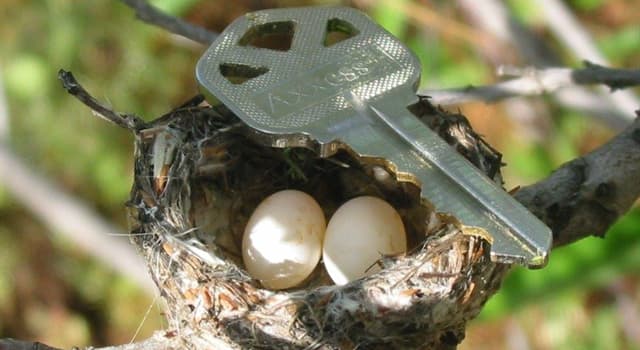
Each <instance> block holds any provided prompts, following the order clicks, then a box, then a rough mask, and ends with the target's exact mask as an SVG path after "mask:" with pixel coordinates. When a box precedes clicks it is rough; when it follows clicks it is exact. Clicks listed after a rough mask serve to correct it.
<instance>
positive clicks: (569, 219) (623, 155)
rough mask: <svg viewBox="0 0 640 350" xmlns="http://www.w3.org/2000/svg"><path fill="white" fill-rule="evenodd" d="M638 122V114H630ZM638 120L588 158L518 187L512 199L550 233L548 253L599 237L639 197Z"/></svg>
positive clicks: (567, 164) (639, 114)
mask: <svg viewBox="0 0 640 350" xmlns="http://www.w3.org/2000/svg"><path fill="white" fill-rule="evenodd" d="M636 114H637V115H638V116H639V117H640V111H636ZM638 178H640V118H636V120H635V121H634V122H633V123H632V124H631V125H630V126H629V127H628V128H627V129H626V130H625V131H623V132H622V133H620V134H619V135H618V136H616V137H615V138H613V139H612V140H610V141H609V142H608V143H606V144H604V145H602V146H600V147H599V148H598V149H596V150H594V151H593V152H591V153H589V154H587V155H585V156H582V157H580V158H576V159H574V160H572V161H570V162H568V163H565V164H564V165H563V166H561V167H560V168H558V169H557V170H555V171H554V172H553V173H552V174H551V175H550V176H549V177H547V178H546V179H544V180H542V181H540V182H538V183H535V184H533V185H530V186H527V187H524V188H522V189H520V190H519V191H518V192H516V194H515V197H516V199H517V200H518V201H520V202H521V203H522V204H524V205H525V206H526V207H527V208H528V209H529V210H531V211H532V212H533V213H534V214H536V215H537V216H538V217H539V218H540V219H542V221H544V222H545V223H546V224H547V225H548V226H549V227H551V229H552V231H553V244H554V247H558V246H562V245H565V244H569V243H571V242H574V241H576V240H578V239H581V238H584V237H587V236H590V235H595V236H599V237H603V236H604V234H605V233H606V231H607V229H608V228H609V227H610V226H611V224H613V222H614V221H615V220H617V219H618V217H620V216H621V215H623V214H624V213H625V212H627V211H628V210H629V209H630V208H631V206H632V204H633V203H634V201H635V200H636V199H637V198H638V197H639V196H640V181H637V179H638Z"/></svg>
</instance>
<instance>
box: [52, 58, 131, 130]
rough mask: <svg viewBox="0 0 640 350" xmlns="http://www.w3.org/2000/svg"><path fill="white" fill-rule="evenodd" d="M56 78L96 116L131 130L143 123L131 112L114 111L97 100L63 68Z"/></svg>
mask: <svg viewBox="0 0 640 350" xmlns="http://www.w3.org/2000/svg"><path fill="white" fill-rule="evenodd" d="M58 79H59V80H60V81H61V82H62V86H63V87H64V89H65V90H67V92H68V93H70V94H71V95H73V96H75V98H77V99H78V100H80V102H82V103H84V104H85V105H87V106H88V107H89V108H91V110H92V111H94V112H95V114H96V116H98V117H100V118H102V119H104V120H106V121H108V122H111V123H113V124H116V125H117V126H119V127H122V128H125V129H129V130H132V131H135V130H138V129H139V128H140V127H142V126H143V125H144V121H143V120H142V119H140V118H138V117H136V116H135V115H133V114H122V113H117V112H114V111H113V110H111V109H109V108H108V107H106V106H104V105H103V104H102V103H100V102H98V100H96V99H95V98H93V96H91V95H89V93H88V92H87V90H85V89H84V88H83V87H82V85H80V84H78V81H77V80H76V78H75V77H74V76H73V74H71V72H67V71H65V70H63V69H60V70H59V71H58Z"/></svg>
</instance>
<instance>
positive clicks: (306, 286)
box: [128, 99, 506, 349]
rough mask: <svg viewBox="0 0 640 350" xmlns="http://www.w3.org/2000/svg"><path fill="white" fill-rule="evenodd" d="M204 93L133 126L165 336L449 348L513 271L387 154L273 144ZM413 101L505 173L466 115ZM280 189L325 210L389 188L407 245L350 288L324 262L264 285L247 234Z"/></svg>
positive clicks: (145, 241)
mask: <svg viewBox="0 0 640 350" xmlns="http://www.w3.org/2000/svg"><path fill="white" fill-rule="evenodd" d="M200 102H201V99H198V100H196V101H195V102H194V103H191V104H187V105H185V106H182V107H181V108H178V109H176V110H174V111H173V112H171V113H169V114H167V115H165V116H162V117H160V118H158V119H156V120H155V121H153V122H151V123H148V124H145V125H144V127H143V128H141V129H140V130H137V131H136V133H135V134H136V150H135V179H134V184H133V188H132V191H131V199H130V201H129V202H128V208H129V217H130V227H131V238H132V240H133V242H134V244H135V245H136V246H137V247H138V248H139V250H140V251H141V253H142V254H143V255H144V256H145V258H146V260H147V262H148V266H149V269H150V272H151V274H152V276H153V278H154V280H155V282H156V284H157V285H158V287H159V289H160V291H161V294H162V296H163V298H164V299H165V301H166V303H167V305H168V307H167V311H166V314H167V318H168V319H169V326H170V331H167V332H166V334H165V336H167V337H179V338H180V342H181V344H182V345H181V346H184V347H188V348H261V349H264V348H268V349H298V348H300V349H306V348H308V349H316V348H322V349H350V348H360V349H394V348H395V349H411V348H448V347H455V346H456V345H457V344H458V343H459V342H460V341H461V340H462V338H463V337H464V328H465V324H466V322H467V321H468V320H469V319H471V318H473V317H474V316H476V315H477V313H478V312H479V311H480V308H481V306H482V305H483V303H484V302H485V301H486V300H487V298H488V297H489V296H490V295H491V294H493V292H494V291H495V290H497V288H498V285H499V283H500V280H501V278H502V276H503V273H504V271H506V267H505V266H504V265H496V264H494V263H492V262H491V261H490V258H489V248H490V246H489V242H487V240H486V239H485V238H483V235H482V234H479V232H478V231H474V230H470V229H467V228H464V227H461V226H460V225H459V224H458V222H457V220H456V218H454V217H449V216H446V215H442V214H438V213H436V212H435V211H434V210H433V207H432V206H431V205H430V204H429V203H428V201H425V200H423V199H421V198H420V189H419V187H418V186H417V185H416V184H414V183H410V182H400V181H397V180H396V177H395V174H394V173H393V170H392V167H389V164H387V163H386V162H385V161H384V160H381V159H375V158H360V157H358V156H357V155H355V154H352V153H350V152H348V151H341V152H339V153H337V154H336V155H334V156H331V157H329V158H320V157H318V156H317V155H316V154H314V153H313V152H312V151H310V150H307V149H304V148H288V149H278V148H269V147H265V146H263V145H260V144H258V143H255V142H254V141H253V140H252V138H251V137H250V132H248V130H247V128H246V126H244V124H243V123H241V122H240V121H239V120H238V119H237V118H236V117H234V116H233V115H232V114H231V113H230V112H229V111H228V110H226V109H224V108H221V107H216V108H214V107H211V106H208V105H202V104H200ZM412 112H413V113H414V114H415V115H416V116H417V117H419V118H420V119H421V120H422V121H424V123H425V124H427V125H428V126H429V127H431V128H432V129H434V130H435V131H436V132H438V134H439V135H440V136H441V137H443V138H444V139H445V140H446V141H447V142H448V143H450V144H451V145H452V146H454V147H455V149H456V150H457V151H458V152H460V153H461V154H462V155H463V156H465V157H466V158H467V159H469V160H470V161H471V162H472V163H473V164H474V165H476V166H477V167H478V168H480V169H481V170H482V171H484V172H485V173H486V174H487V175H489V176H490V177H491V178H493V179H495V180H496V181H500V172H499V168H500V165H501V161H500V155H499V154H498V153H497V152H495V151H494V150H493V149H492V148H491V147H490V146H489V145H487V144H486V143H485V142H484V141H482V139H481V138H480V137H478V136H477V135H476V134H475V133H474V132H473V131H472V130H471V128H470V127H469V124H468V123H467V121H466V119H465V118H464V117H463V116H462V115H459V114H448V113H446V112H444V111H442V110H440V109H438V108H435V107H433V106H432V105H431V104H430V103H429V102H428V101H427V100H426V99H422V100H421V101H420V102H419V103H418V104H416V105H415V106H413V107H412ZM429 185H437V184H429ZM284 189H297V190H300V191H304V192H306V193H308V194H310V195H311V196H313V197H314V198H315V199H316V200H317V201H318V203H320V205H321V207H322V209H323V211H324V214H325V216H326V217H330V216H331V215H332V214H333V212H335V210H336V209H337V208H338V206H339V205H340V204H341V203H344V202H345V201H346V200H348V199H351V198H354V197H357V196H362V195H370V196H376V197H379V198H382V199H384V200H386V201H387V202H388V203H390V204H391V205H392V206H393V207H394V208H395V209H396V210H397V211H398V212H399V213H400V215H401V217H402V219H403V222H404V225H405V228H406V231H407V242H408V248H409V250H408V252H407V253H406V254H402V255H398V256H381V257H380V260H379V261H378V262H377V264H378V265H379V266H380V267H381V270H380V272H377V273H375V274H373V275H370V276H367V277H364V278H361V279H359V280H356V281H353V282H351V283H348V284H346V285H343V286H336V285H333V283H332V282H331V279H330V278H328V276H327V274H326V272H325V271H324V269H323V268H322V266H321V265H322V263H321V264H319V266H318V267H317V268H316V270H315V271H314V272H313V273H312V275H311V276H310V277H309V278H307V279H306V280H305V281H304V283H303V284H302V285H299V286H297V287H295V288H292V289H288V290H282V291H273V290H269V289H266V288H263V287H262V286H261V285H260V283H259V282H258V281H257V280H254V279H252V278H251V277H250V276H249V275H248V274H247V273H246V271H245V269H244V266H243V262H242V253H241V250H240V247H241V242H242V234H243V230H244V227H245V225H246V223H247V221H248V219H249V216H250V215H251V213H252V211H253V210H254V209H255V208H256V206H257V205H258V203H259V202H260V201H262V200H263V199H264V198H265V197H267V196H268V195H270V194H272V193H274V192H277V191H280V190H284ZM427 200H428V199H427ZM356 253H357V252H354V254H356Z"/></svg>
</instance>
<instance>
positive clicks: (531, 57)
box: [457, 0, 636, 130]
mask: <svg viewBox="0 0 640 350" xmlns="http://www.w3.org/2000/svg"><path fill="white" fill-rule="evenodd" d="M457 2H458V4H459V5H460V7H461V8H462V9H463V10H464V11H465V14H466V15H467V16H469V17H470V20H471V21H473V22H474V23H475V24H476V26H477V27H478V28H479V29H480V30H485V31H488V32H490V33H492V34H494V35H495V36H496V37H499V38H502V39H503V40H505V41H506V42H508V43H509V44H511V45H513V46H514V47H515V48H516V49H517V50H518V51H519V52H520V53H521V55H522V56H523V58H524V59H525V60H527V61H529V63H530V64H532V65H534V66H537V67H548V66H560V65H562V64H561V61H560V60H559V58H558V57H557V56H556V55H554V54H553V52H552V51H551V50H550V48H549V47H548V45H546V43H544V42H543V41H542V40H539V39H538V38H537V37H536V36H535V35H533V34H532V33H531V32H530V31H529V30H527V28H525V27H523V26H522V25H521V24H520V23H518V22H517V21H516V20H515V19H514V18H513V16H511V15H510V13H509V10H508V9H507V7H506V5H505V3H504V2H503V1H498V0H482V1H481V4H479V3H478V1H474V0H458V1H457ZM552 97H553V98H554V99H555V100H556V101H557V102H558V103H559V104H560V105H563V106H565V107H567V108H569V109H572V110H575V111H577V112H580V113H585V114H587V115H590V116H594V117H597V118H598V119H600V120H602V121H603V122H605V123H607V124H609V125H610V126H611V127H613V128H615V129H617V130H621V129H623V127H624V126H625V125H627V124H628V123H629V122H630V121H632V120H633V113H630V112H631V111H632V110H633V109H635V108H636V107H632V108H631V109H625V108H621V107H620V106H618V105H617V104H615V103H614V102H613V101H612V100H611V96H610V94H609V93H607V94H604V95H603V94H598V93H593V92H591V91H589V90H587V89H585V88H582V87H578V86H571V87H567V88H565V89H562V90H559V91H557V92H556V93H555V94H553V95H552Z"/></svg>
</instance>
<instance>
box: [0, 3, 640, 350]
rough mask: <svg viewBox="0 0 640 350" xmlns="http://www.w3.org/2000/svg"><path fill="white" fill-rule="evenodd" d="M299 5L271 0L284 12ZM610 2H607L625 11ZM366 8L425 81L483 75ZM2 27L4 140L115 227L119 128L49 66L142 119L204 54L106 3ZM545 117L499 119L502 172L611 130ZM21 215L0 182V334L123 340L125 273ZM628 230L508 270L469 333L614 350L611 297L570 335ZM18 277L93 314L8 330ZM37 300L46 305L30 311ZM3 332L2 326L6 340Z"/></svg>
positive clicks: (128, 304) (633, 230) (9, 13)
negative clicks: (495, 328) (526, 122)
mask: <svg viewBox="0 0 640 350" xmlns="http://www.w3.org/2000/svg"><path fill="white" fill-rule="evenodd" d="M310 2H311V1H294V0H291V1H280V2H278V1H274V2H270V3H271V4H272V5H273V4H279V3H286V4H287V5H290V6H291V5H300V4H303V3H305V4H308V3H310ZM333 2H335V1H333ZM403 2H407V3H408V2H410V0H403ZM153 3H154V4H155V5H157V6H158V7H160V8H162V9H164V10H165V11H167V12H168V13H171V14H175V15H183V16H187V17H189V16H191V17H193V18H194V19H196V20H197V19H198V16H197V14H198V13H206V14H211V16H213V14H215V15H216V16H218V17H216V18H217V19H218V21H220V22H221V23H217V24H215V25H219V26H224V24H226V23H228V22H229V21H231V20H232V19H233V18H232V16H233V12H231V11H229V8H231V7H233V6H236V7H242V9H243V11H244V10H248V9H249V8H250V7H251V6H257V7H260V6H261V4H262V2H260V1H238V2H237V3H234V4H233V5H229V4H223V3H222V2H213V1H211V2H205V1H198V0H155V1H153ZM265 3H266V2H265ZM323 3H326V1H323ZM569 3H570V5H571V6H572V8H573V9H574V10H576V11H577V14H578V15H580V16H587V17H586V18H588V20H589V21H590V23H588V24H591V26H590V28H598V31H597V32H596V33H595V34H596V36H597V37H598V39H599V45H600V47H601V49H602V50H603V51H604V53H605V54H606V55H607V57H609V58H610V59H611V60H612V61H613V62H616V63H617V64H620V65H623V66H624V65H627V66H629V67H631V66H633V63H634V62H635V64H636V66H637V60H638V59H640V29H639V28H638V26H637V23H626V22H621V24H620V25H619V26H616V27H607V26H604V25H598V24H599V23H598V20H599V19H600V18H599V17H598V16H595V15H594V13H595V12H597V11H599V9H601V8H602V7H603V6H604V2H603V1H599V0H573V1H570V2H569ZM509 4H510V6H511V8H512V9H513V10H514V12H515V14H516V17H517V18H518V19H519V20H521V21H523V22H524V23H525V24H534V23H536V22H537V20H538V18H539V15H540V12H539V11H538V9H539V7H538V5H536V4H534V3H533V2H531V1H525V0H511V1H509ZM621 4H622V5H620V3H618V6H632V5H625V3H621ZM442 6H447V5H442ZM370 14H371V15H372V16H373V18H375V20H376V21H378V22H379V23H381V24H382V25H383V26H384V27H385V28H387V29H388V30H389V31H391V32H392V33H394V34H395V35H397V36H398V37H400V38H401V39H402V40H404V41H405V42H407V44H408V45H409V46H410V47H411V49H412V50H414V52H415V53H416V54H417V55H418V57H419V58H420V60H421V61H422V63H423V85H425V86H430V87H454V86H466V85H469V84H474V85H478V84H483V83H487V82H489V81H490V79H491V77H492V69H493V68H492V67H490V66H489V65H488V64H487V62H486V61H485V60H484V59H483V58H482V57H480V55H479V53H478V52H477V50H476V49H475V48H474V46H473V43H459V42H448V41H447V40H445V39H444V38H443V37H442V36H440V35H439V34H438V33H437V31H434V30H424V29H422V28H419V27H417V26H416V24H415V23H414V22H412V20H411V19H410V18H409V16H407V14H406V13H404V12H402V11H401V10H399V7H398V6H393V5H392V2H389V1H384V2H379V3H377V4H375V5H374V6H373V7H372V8H370ZM225 15H226V16H227V17H225ZM455 20H459V21H461V19H455ZM0 23H1V24H0V37H2V38H3V39H2V44H1V45H2V48H1V49H0V72H1V73H2V78H3V84H4V86H5V89H6V93H7V95H8V99H9V104H10V106H9V107H10V115H11V119H10V121H11V135H10V144H11V146H12V147H13V149H15V150H16V152H17V153H19V154H20V155H21V156H22V157H23V158H24V159H25V160H26V161H27V162H29V163H30V164H31V165H32V166H33V167H34V168H37V169H38V170H39V171H41V172H43V173H44V174H46V176H48V177H49V178H50V179H51V180H52V181H55V182H57V183H59V184H61V185H63V186H64V187H65V188H66V189H67V190H68V191H70V192H72V193H74V194H75V195H76V196H78V197H80V198H82V199H83V200H85V201H86V202H87V203H89V204H90V205H91V206H93V207H94V208H95V209H97V210H98V211H99V212H101V213H102V214H103V215H105V216H106V217H109V218H111V220H113V221H114V222H117V223H119V224H120V225H121V227H123V230H124V227H125V220H124V210H123V203H124V202H125V201H126V199H127V196H128V191H129V187H130V185H131V181H132V173H133V170H132V152H133V149H132V140H131V135H129V134H128V133H127V132H126V131H123V130H121V129H118V128H115V127H113V126H112V125H109V124H107V123H105V122H103V121H102V120H99V119H98V118H94V117H93V116H91V113H90V112H89V111H88V109H87V108H86V107H84V106H82V105H81V104H80V103H79V102H77V101H76V100H75V99H73V98H72V97H71V96H69V95H68V94H67V93H66V92H64V91H63V90H62V88H61V87H60V85H59V82H58V81H57V79H56V74H57V71H58V69H60V68H64V69H67V70H71V71H73V72H74V73H75V74H76V76H77V77H78V79H79V80H80V81H81V83H83V84H84V85H85V87H86V88H87V89H88V90H90V91H91V92H93V93H94V94H95V95H96V96H97V97H98V98H99V99H101V100H103V101H107V102H108V103H109V104H111V105H112V106H114V108H115V109H116V110H118V111H125V112H134V113H136V114H138V115H140V116H142V117H143V118H145V119H151V118H154V117H157V116H159V115H161V114H163V113H165V112H166V111H168V110H170V109H171V108H172V107H174V106H177V105H179V104H180V103H181V102H182V101H184V100H186V99H187V98H189V97H190V96H192V95H193V94H195V93H196V92H197V89H196V84H195V81H194V77H193V67H194V65H195V62H196V60H197V58H198V56H199V55H200V54H201V52H202V48H201V47H198V46H193V45H191V44H185V43H184V42H182V41H179V40H176V39H175V38H173V37H172V36H171V35H168V34H167V33H165V32H163V31H162V30H159V29H157V28H153V27H150V26H148V25H146V24H143V23H141V22H138V21H135V19H134V16H133V13H132V11H131V10H130V9H129V8H127V7H125V6H124V5H122V4H121V3H120V2H118V1H112V0H95V1H90V2H81V1H55V0H34V1H27V2H22V1H19V0H4V3H3V5H2V6H0ZM463 112H467V111H465V110H463ZM552 114H553V116H554V119H553V121H552V127H551V131H550V132H548V133H547V135H545V136H546V139H545V140H543V141H535V140H533V141H532V140H526V139H522V138H519V137H518V136H510V137H507V136H508V135H507V134H509V133H511V132H513V130H511V129H512V128H509V127H506V126H505V127H504V130H503V131H502V132H504V134H503V135H504V136H505V138H508V139H509V140H512V144H509V145H508V146H507V147H503V148H501V150H502V151H503V152H504V155H505V160H506V161H507V162H508V163H509V167H508V170H507V172H508V173H509V178H513V179H517V180H518V181H519V182H520V183H529V182H532V181H535V180H536V179H540V178H542V177H544V176H546V175H548V174H549V173H550V172H551V171H552V170H553V169H554V168H556V167H557V166H558V165H560V164H561V163H562V162H564V161H567V160H569V159H571V158H573V157H575V156H577V155H579V154H581V153H583V152H584V151H586V150H588V149H590V148H591V146H589V145H592V144H594V143H595V144H598V143H601V142H603V141H604V140H605V139H606V137H607V136H609V135H610V133H606V132H604V133H603V132H600V131H598V130H601V129H602V127H601V126H598V125H595V126H594V123H593V122H592V121H591V120H589V119H587V118H586V117H585V116H584V115H577V114H575V113H573V112H571V111H566V110H562V109H557V108H556V109H553V110H552ZM490 117H491V116H490ZM503 135H500V136H503ZM594 135H595V136H594ZM29 220H31V221H33V220H32V219H30V217H29V215H28V214H27V213H26V212H24V210H23V209H22V208H21V207H20V205H19V203H16V202H15V201H13V200H12V199H11V198H9V197H8V196H6V194H4V191H3V190H2V189H1V188H0V337H4V336H21V335H22V336H25V337H32V338H38V339H40V340H43V341H49V342H50V344H52V345H57V346H65V347H69V346H71V345H80V346H81V345H88V344H93V345H101V344H102V343H104V344H107V343H123V342H128V341H129V340H130V339H131V337H132V336H133V333H134V331H135V329H136V328H137V327H138V325H139V324H140V322H142V320H143V318H144V314H145V313H146V312H147V309H148V308H149V305H152V303H153V300H152V299H150V298H149V297H147V296H145V295H144V294H143V293H142V292H141V291H140V290H138V289H137V288H136V287H135V285H134V283H133V282H132V281H127V280H125V279H123V278H121V277H118V276H115V275H114V274H113V273H112V272H110V271H108V270H107V269H105V268H104V267H103V266H100V265H99V264H98V263H96V262H95V261H94V260H93V259H91V258H90V257H87V256H84V255H83V254H82V253H81V252H79V251H77V248H75V247H74V246H73V245H72V244H70V243H69V242H67V241H65V240H63V239H60V238H54V239H51V240H47V239H45V237H47V236H46V235H44V234H43V233H47V234H48V233H50V232H48V229H47V228H45V227H41V226H39V224H37V223H33V222H30V221H29ZM639 230H640V212H639V211H638V210H635V211H633V212H632V213H630V214H628V215H627V216H625V217H624V218H622V219H621V220H620V221H619V222H618V223H617V224H616V225H615V226H614V227H613V228H612V229H611V230H610V232H609V233H608V234H607V237H606V239H604V240H603V239H599V238H588V239H584V240H582V241H580V242H578V243H576V244H573V245H571V246H568V247H565V248H561V249H558V250H557V251H555V252H553V253H552V255H551V258H550V263H549V266H548V267H546V268H545V269H542V270H537V271H531V270H526V269H515V270H514V272H513V273H512V274H511V275H510V276H509V278H508V279H507V280H506V281H505V282H504V287H503V288H502V290H501V292H500V293H499V294H498V295H496V296H495V297H494V298H493V299H491V300H490V301H489V303H488V304H487V305H486V307H485V309H484V311H483V313H482V315H481V317H480V319H479V320H477V321H475V322H474V327H482V326H483V325H487V324H491V323H492V322H500V320H501V319H504V318H505V317H508V316H510V317H519V319H520V322H521V323H522V324H524V325H526V326H528V327H530V330H529V331H528V334H531V335H535V334H536V332H538V331H540V332H546V333H545V334H547V335H548V338H549V339H552V340H553V341H551V340H550V343H549V344H551V345H549V347H548V348H554V349H564V348H572V349H573V348H575V349H613V348H624V347H625V346H626V345H625V344H623V343H622V342H621V341H620V340H619V332H620V320H619V315H618V314H617V313H616V311H615V310H614V308H613V307H612V306H611V304H606V303H605V304H603V305H601V306H600V307H597V308H595V309H594V311H592V313H591V314H589V315H588V319H589V322H588V323H589V324H588V325H586V326H584V327H583V328H581V329H577V328H576V327H575V325H574V323H575V322H576V317H577V316H576V315H579V314H581V313H583V312H584V309H585V306H584V305H585V303H586V300H587V299H588V298H589V295H591V294H592V292H593V291H594V290H598V289H600V288H606V286H608V285H610V284H611V283H613V282H615V281H617V280H619V279H620V278H624V277H628V276H634V275H635V276H637V274H638V266H640V245H639V244H638V241H639V239H638V237H639V236H638V234H639V232H638V231H639ZM38 237H40V238H38ZM42 240H44V241H42ZM33 242H39V243H38V247H43V248H42V249H56V251H58V253H55V254H52V255H51V259H52V262H51V264H50V266H49V267H48V268H47V269H45V270H42V269H43V267H32V264H27V263H26V262H28V261H31V259H34V256H37V255H38V254H39V253H41V252H40V251H36V250H34V251H32V252H29V248H27V247H33V244H34V243H33ZM33 249H36V248H33ZM43 251H44V250H43ZM33 266H37V265H33ZM39 269H40V270H39ZM30 274H31V275H32V277H29V278H35V279H36V280H38V279H45V278H46V276H47V275H51V274H53V275H56V276H57V280H56V281H57V283H59V284H62V285H64V286H66V288H68V289H67V291H68V292H69V293H71V294H72V295H73V298H76V299H77V300H79V301H81V302H82V303H83V304H85V305H88V306H89V308H88V309H89V311H95V312H96V313H100V314H101V316H99V317H97V316H95V318H91V317H89V316H87V315H93V314H92V313H91V312H88V311H86V310H85V312H84V313H83V312H81V311H79V310H70V311H68V313H67V317H66V321H68V322H69V324H70V326H68V327H67V328H64V327H61V328H56V329H57V330H58V331H60V332H63V333H66V334H70V335H69V336H68V337H63V336H58V337H56V336H52V335H51V334H49V335H47V334H44V333H38V331H37V330H38V329H40V328H38V327H41V326H37V325H41V324H42V323H43V322H44V323H45V324H46V323H47V322H54V321H53V319H52V318H51V317H52V316H50V315H49V316H47V315H46V314H44V313H41V312H31V313H28V312H26V311H25V315H29V317H26V316H25V318H26V320H25V321H24V326H25V327H26V326H28V325H32V326H33V328H31V329H27V330H24V331H23V332H22V333H16V331H15V329H14V328H13V327H12V326H11V325H9V324H8V323H7V321H6V320H7V317H8V316H12V315H14V312H15V310H14V309H15V307H14V306H13V305H14V304H15V302H16V300H18V299H19V298H18V297H19V296H18V295H16V293H18V289H16V288H18V285H22V284H21V283H22V282H20V283H18V282H19V281H21V280H22V279H25V278H27V277H28V276H31V275H30ZM25 276H27V277H25ZM33 276H35V277H33ZM27 279H28V278H27ZM33 283H35V282H33ZM20 300H22V301H21V302H23V303H29V302H31V303H34V304H33V305H36V307H34V308H32V309H34V310H47V308H48V307H50V305H49V306H47V304H46V303H44V302H43V301H42V300H40V299H38V298H37V297H36V296H34V297H33V299H31V300H30V299H29V298H24V299H20ZM39 303H40V304H42V305H45V306H46V307H45V306H42V305H41V306H37V305H40V304H39ZM636 307H637V304H636ZM27 309H29V307H25V308H24V310H27ZM537 313H542V314H544V315H545V316H544V317H543V318H542V319H544V320H546V321H547V322H546V323H545V324H536V323H533V321H531V320H533V319H537V318H535V317H530V316H531V315H532V314H533V315H536V314H537ZM514 315H515V316H514ZM92 317H93V316H92ZM150 317H151V318H150V320H148V321H146V322H145V323H144V327H143V328H144V330H143V331H142V333H141V334H140V337H144V336H145V335H148V334H150V332H151V331H152V330H154V329H158V328H161V327H162V323H161V321H160V319H161V315H160V312H159V311H158V309H157V308H155V307H154V308H153V309H152V310H151V312H150ZM96 322H97V323H96ZM54 323H55V322H54ZM96 324H97V325H96ZM97 327H102V328H104V333H105V334H100V332H98V331H96V328H97ZM9 330H10V331H11V332H12V333H9V334H7V333H6V332H9ZM47 336H49V337H50V338H47ZM470 348H473V345H470Z"/></svg>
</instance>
